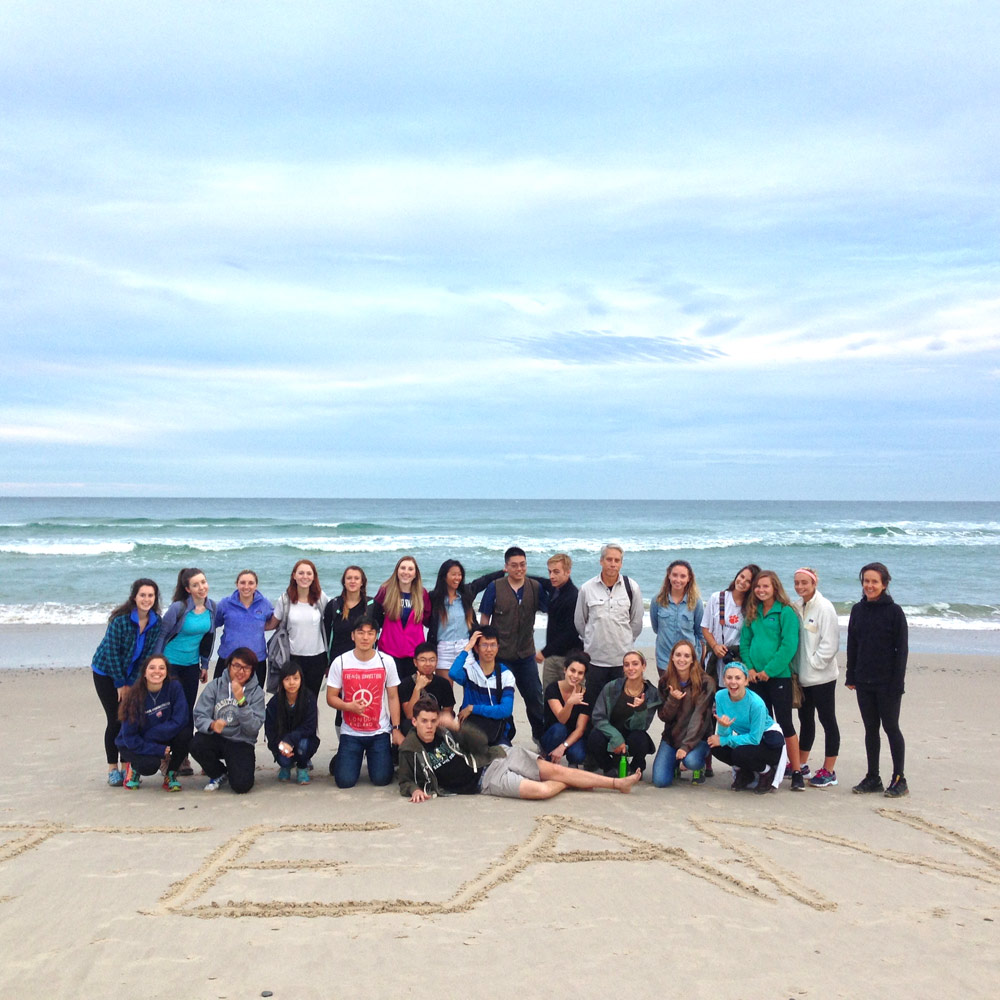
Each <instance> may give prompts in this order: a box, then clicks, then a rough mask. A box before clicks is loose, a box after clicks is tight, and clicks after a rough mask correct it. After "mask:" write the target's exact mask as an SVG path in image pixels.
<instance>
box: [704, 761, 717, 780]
mask: <svg viewBox="0 0 1000 1000" xmlns="http://www.w3.org/2000/svg"><path fill="white" fill-rule="evenodd" d="M705 777H706V778H714V777H715V771H713V770H712V765H711V764H709V765H708V767H706V768H705Z"/></svg>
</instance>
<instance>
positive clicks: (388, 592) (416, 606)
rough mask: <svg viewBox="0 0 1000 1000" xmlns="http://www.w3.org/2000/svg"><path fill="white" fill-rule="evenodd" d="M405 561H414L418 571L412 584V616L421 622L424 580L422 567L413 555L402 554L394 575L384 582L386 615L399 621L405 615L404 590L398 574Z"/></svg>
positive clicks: (392, 619) (389, 619) (422, 616)
mask: <svg viewBox="0 0 1000 1000" xmlns="http://www.w3.org/2000/svg"><path fill="white" fill-rule="evenodd" d="M404 562H411V563H413V568H414V569H415V570H416V573H415V574H414V577H413V583H411V584H410V617H411V619H412V620H413V621H417V622H421V621H423V619H424V581H423V578H422V577H421V575H420V567H419V566H418V565H417V560H416V559H414V558H413V556H401V557H400V559H399V562H397V563H396V568H395V569H394V570H393V571H392V576H390V577H389V579H388V580H386V581H385V583H383V584H382V590H383V591H384V594H383V595H382V607H383V608H384V609H385V617H386V619H387V620H388V621H399V619H400V618H402V617H403V598H402V596H401V595H402V591H401V590H400V589H399V578H398V577H397V576H396V574H397V573H398V572H399V567H400V565H401V564H402V563H404Z"/></svg>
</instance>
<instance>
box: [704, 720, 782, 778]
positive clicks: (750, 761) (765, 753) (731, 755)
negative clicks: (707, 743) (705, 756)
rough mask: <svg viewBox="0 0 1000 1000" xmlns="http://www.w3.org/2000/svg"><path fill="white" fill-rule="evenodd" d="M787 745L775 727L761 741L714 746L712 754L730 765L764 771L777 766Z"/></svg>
mask: <svg viewBox="0 0 1000 1000" xmlns="http://www.w3.org/2000/svg"><path fill="white" fill-rule="evenodd" d="M784 745H785V740H784V737H783V736H782V735H781V734H780V733H778V732H776V731H775V730H773V729H770V730H768V731H767V732H766V733H764V736H763V738H762V739H761V741H760V743H751V744H749V745H746V746H739V747H713V749H712V755H713V756H714V757H715V759H716V760H721V761H722V763H723V764H729V766H730V767H746V768H749V769H750V770H751V771H763V770H764V769H765V768H768V767H775V766H776V765H777V763H778V761H779V760H781V750H782V748H783V747H784Z"/></svg>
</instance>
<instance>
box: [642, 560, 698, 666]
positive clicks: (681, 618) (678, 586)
mask: <svg viewBox="0 0 1000 1000" xmlns="http://www.w3.org/2000/svg"><path fill="white" fill-rule="evenodd" d="M704 613H705V606H704V605H703V604H702V603H701V597H700V596H699V594H698V584H697V583H695V579H694V570H693V569H692V568H691V564H690V563H689V562H686V561H685V560H683V559H675V560H674V561H673V562H672V563H671V564H670V565H669V566H668V567H667V573H666V576H664V578H663V586H662V587H660V592H659V593H658V594H657V595H656V597H654V598H653V600H652V601H650V602H649V623H650V625H652V626H653V631H654V632H655V633H656V669H657V671H658V672H659V674H660V676H661V677H662V676H663V675H664V674H665V673H666V672H667V666H668V665H669V663H670V651H671V650H672V649H673V648H674V646H676V645H677V643H678V642H680V641H681V639H687V641H688V642H690V643H691V645H692V646H694V648H695V650H697V654H698V661H699V662H701V658H702V649H703V645H704V639H703V636H702V634H701V620H702V617H703V615H704Z"/></svg>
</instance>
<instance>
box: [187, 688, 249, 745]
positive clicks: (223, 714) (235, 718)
mask: <svg viewBox="0 0 1000 1000" xmlns="http://www.w3.org/2000/svg"><path fill="white" fill-rule="evenodd" d="M243 697H244V698H245V699H246V704H245V705H242V706H241V705H237V704H236V699H235V698H234V697H233V689H232V684H231V682H230V680H229V671H226V672H225V673H224V674H222V675H221V676H219V677H216V678H215V680H214V681H209V682H208V684H206V685H205V689H204V690H203V691H202V692H201V697H200V698H199V699H198V702H197V704H196V705H195V706H194V728H195V729H196V730H197V731H198V732H199V733H207V732H209V731H210V730H209V727H210V726H211V725H212V722H213V721H214V720H215V719H224V720H225V723H226V726H225V728H224V729H223V730H222V732H221V733H220V734H219V735H220V736H222V737H223V738H224V739H227V740H235V741H236V742H237V743H256V742H257V734H258V733H259V732H260V727H261V726H262V725H264V692H263V691H261V689H260V685H259V684H258V683H257V678H256V677H255V676H254V675H253V674H251V675H250V679H249V680H248V681H247V682H246V684H244V685H243Z"/></svg>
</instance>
